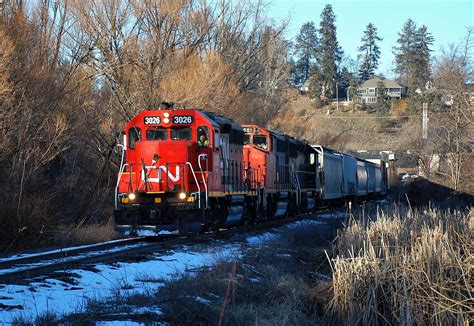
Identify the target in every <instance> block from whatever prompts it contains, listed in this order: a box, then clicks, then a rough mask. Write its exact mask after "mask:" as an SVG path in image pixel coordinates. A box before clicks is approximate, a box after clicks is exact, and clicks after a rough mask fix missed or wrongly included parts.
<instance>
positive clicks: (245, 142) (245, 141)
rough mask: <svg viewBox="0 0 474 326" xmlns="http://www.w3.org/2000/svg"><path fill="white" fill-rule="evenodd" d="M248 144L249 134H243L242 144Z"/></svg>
mask: <svg viewBox="0 0 474 326" xmlns="http://www.w3.org/2000/svg"><path fill="white" fill-rule="evenodd" d="M247 144H250V135H247V134H244V145H247Z"/></svg>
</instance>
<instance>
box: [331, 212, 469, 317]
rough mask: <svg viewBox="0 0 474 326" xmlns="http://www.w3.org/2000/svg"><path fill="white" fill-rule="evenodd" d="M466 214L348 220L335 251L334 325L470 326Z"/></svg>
mask: <svg viewBox="0 0 474 326" xmlns="http://www.w3.org/2000/svg"><path fill="white" fill-rule="evenodd" d="M473 215H474V211H471V213H470V214H467V213H463V212H460V211H451V212H442V211H439V210H436V209H431V208H429V209H427V210H411V209H407V208H405V207H395V208H393V209H392V210H391V211H390V212H389V213H387V212H382V211H379V212H378V213H377V218H376V219H375V220H374V221H371V220H369V221H367V220H366V219H362V220H360V221H355V220H352V221H351V223H350V226H349V227H348V228H347V229H346V230H345V231H344V232H343V233H342V234H341V235H340V236H339V238H338V241H337V244H336V245H335V247H334V251H335V252H334V255H333V257H335V258H333V259H331V268H332V272H333V282H332V285H333V286H332V288H333V299H332V300H331V301H330V303H329V315H330V316H331V317H330V318H332V319H333V322H337V323H341V322H345V323H348V324H363V325H378V324H400V325H413V324H419V325H424V324H430V325H431V324H439V325H441V324H443V325H453V324H456V325H468V324H469V323H470V322H472V318H473V316H474V301H473V294H474V292H473V290H474V289H473V283H474V281H473V280H474V279H473V267H474V256H473V244H472V235H473V233H472V232H473V231H474V230H473V229H469V219H470V218H473V219H474V216H473Z"/></svg>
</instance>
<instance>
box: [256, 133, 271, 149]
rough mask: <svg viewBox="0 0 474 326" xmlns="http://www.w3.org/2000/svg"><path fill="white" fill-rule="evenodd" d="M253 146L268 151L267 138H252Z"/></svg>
mask: <svg viewBox="0 0 474 326" xmlns="http://www.w3.org/2000/svg"><path fill="white" fill-rule="evenodd" d="M253 144H254V145H255V146H257V147H260V148H261V149H268V139H267V136H253Z"/></svg>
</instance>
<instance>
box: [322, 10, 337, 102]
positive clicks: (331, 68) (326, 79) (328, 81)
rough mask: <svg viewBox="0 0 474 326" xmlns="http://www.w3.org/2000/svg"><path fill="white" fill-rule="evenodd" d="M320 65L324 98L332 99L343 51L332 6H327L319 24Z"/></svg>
mask: <svg viewBox="0 0 474 326" xmlns="http://www.w3.org/2000/svg"><path fill="white" fill-rule="evenodd" d="M319 37H320V39H319V46H318V60H317V61H318V65H319V70H320V78H321V80H320V83H321V84H322V86H323V87H322V95H323V97H327V98H329V97H332V96H333V94H334V93H335V83H336V81H337V78H338V74H337V67H338V63H339V62H340V61H341V58H342V50H341V47H340V46H339V44H338V42H337V37H336V16H335V15H334V12H333V10H332V6H331V5H329V4H328V5H326V6H325V7H324V9H323V11H322V13H321V22H320V24H319Z"/></svg>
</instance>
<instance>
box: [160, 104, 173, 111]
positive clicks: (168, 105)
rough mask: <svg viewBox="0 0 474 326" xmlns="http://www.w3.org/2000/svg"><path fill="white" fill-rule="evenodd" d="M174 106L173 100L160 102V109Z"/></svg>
mask: <svg viewBox="0 0 474 326" xmlns="http://www.w3.org/2000/svg"><path fill="white" fill-rule="evenodd" d="M173 107H174V102H161V105H160V109H162V110H169V109H172V108H173Z"/></svg>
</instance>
